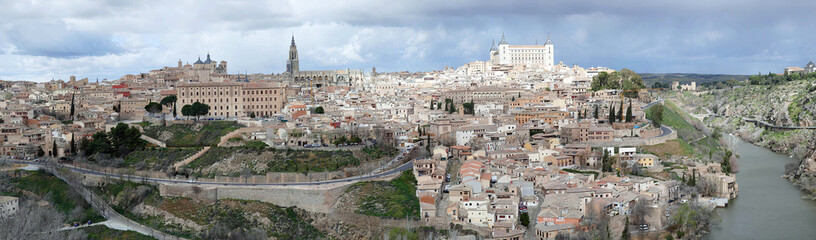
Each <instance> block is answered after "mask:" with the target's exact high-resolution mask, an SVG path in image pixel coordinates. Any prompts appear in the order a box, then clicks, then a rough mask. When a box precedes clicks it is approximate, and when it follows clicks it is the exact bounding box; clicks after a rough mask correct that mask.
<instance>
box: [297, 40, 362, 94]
mask: <svg viewBox="0 0 816 240" xmlns="http://www.w3.org/2000/svg"><path fill="white" fill-rule="evenodd" d="M286 75H288V76H289V78H290V81H291V82H292V83H295V84H300V85H303V86H309V87H315V88H321V87H324V86H351V85H352V84H354V83H357V82H361V81H363V80H364V78H365V75H364V73H363V71H362V70H353V69H345V70H316V71H301V70H300V59H299V57H298V52H297V45H296V44H295V36H292V44H290V45H289V58H288V59H287V60H286Z"/></svg>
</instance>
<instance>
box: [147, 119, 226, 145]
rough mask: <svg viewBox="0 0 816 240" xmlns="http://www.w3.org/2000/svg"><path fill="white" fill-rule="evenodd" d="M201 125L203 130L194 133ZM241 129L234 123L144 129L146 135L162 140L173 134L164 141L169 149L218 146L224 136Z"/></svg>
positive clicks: (215, 122)
mask: <svg viewBox="0 0 816 240" xmlns="http://www.w3.org/2000/svg"><path fill="white" fill-rule="evenodd" d="M199 124H201V129H198V130H196V131H194V129H196V126H197V125H199ZM241 127H242V126H241V125H240V124H238V123H237V122H234V121H211V122H198V123H192V124H177V125H171V126H149V127H147V128H145V129H144V134H145V135H147V136H149V137H152V138H155V139H160V140H161V139H162V138H161V136H162V134H163V133H165V132H168V133H170V134H172V137H170V138H169V139H167V140H165V141H164V142H165V143H166V144H167V146H168V147H203V146H211V145H214V144H217V143H218V142H219V141H221V137H222V136H224V135H227V133H229V132H232V131H235V130H237V129H239V128H241Z"/></svg>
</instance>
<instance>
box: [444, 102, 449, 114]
mask: <svg viewBox="0 0 816 240" xmlns="http://www.w3.org/2000/svg"><path fill="white" fill-rule="evenodd" d="M448 105H450V103H448V102H445V112H448V110H449V109H450V107H448Z"/></svg>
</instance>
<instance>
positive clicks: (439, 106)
mask: <svg viewBox="0 0 816 240" xmlns="http://www.w3.org/2000/svg"><path fill="white" fill-rule="evenodd" d="M436 109H442V102H438V103H436ZM431 110H433V109H431Z"/></svg>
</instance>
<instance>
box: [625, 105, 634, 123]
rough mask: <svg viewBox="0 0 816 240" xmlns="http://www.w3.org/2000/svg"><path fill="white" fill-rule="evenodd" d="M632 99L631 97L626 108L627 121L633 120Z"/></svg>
mask: <svg viewBox="0 0 816 240" xmlns="http://www.w3.org/2000/svg"><path fill="white" fill-rule="evenodd" d="M632 120H634V119H633V116H632V99H629V107H627V108H626V122H632Z"/></svg>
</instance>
